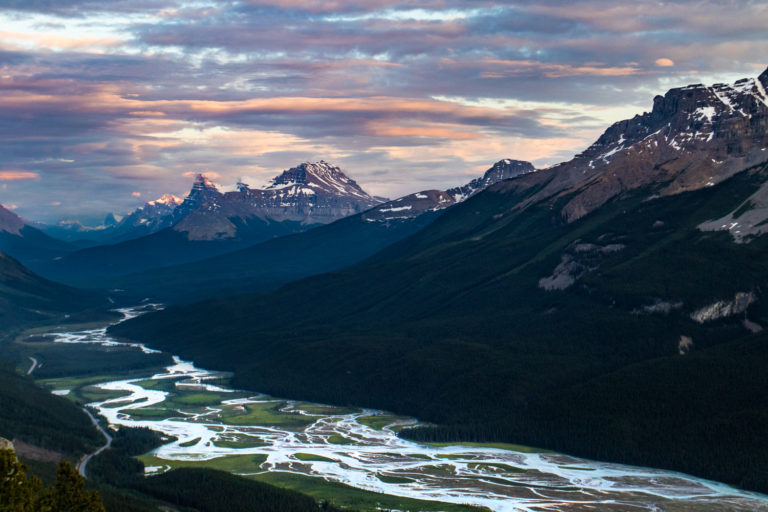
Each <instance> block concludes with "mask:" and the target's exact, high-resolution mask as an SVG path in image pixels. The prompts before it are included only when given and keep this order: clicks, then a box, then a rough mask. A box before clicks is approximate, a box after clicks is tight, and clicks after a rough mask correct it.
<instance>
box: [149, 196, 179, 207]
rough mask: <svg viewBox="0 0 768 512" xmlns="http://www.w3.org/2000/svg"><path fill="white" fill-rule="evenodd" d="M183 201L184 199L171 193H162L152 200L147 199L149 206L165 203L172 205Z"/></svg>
mask: <svg viewBox="0 0 768 512" xmlns="http://www.w3.org/2000/svg"><path fill="white" fill-rule="evenodd" d="M183 202H184V199H182V198H180V197H177V196H175V195H173V194H163V195H162V196H161V197H159V198H158V199H155V200H154V201H148V202H147V204H148V205H150V206H157V205H161V204H162V205H166V206H172V205H179V204H181V203H183Z"/></svg>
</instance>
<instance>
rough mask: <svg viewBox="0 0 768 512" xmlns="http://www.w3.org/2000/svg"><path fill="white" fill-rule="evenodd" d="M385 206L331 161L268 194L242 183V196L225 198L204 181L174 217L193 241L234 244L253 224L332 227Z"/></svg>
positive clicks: (290, 177) (298, 170)
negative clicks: (371, 209) (337, 221)
mask: <svg viewBox="0 0 768 512" xmlns="http://www.w3.org/2000/svg"><path fill="white" fill-rule="evenodd" d="M380 203H381V201H380V200H379V199H376V198H374V197H373V196H371V195H369V194H368V193H366V192H365V191H364V190H363V189H362V188H360V186H359V185H358V184H357V183H356V182H355V181H354V180H352V179H350V178H349V177H347V176H346V175H345V174H344V173H343V172H342V171H341V169H339V168H338V167H335V166H333V165H331V164H329V163H327V162H325V161H320V162H316V163H310V162H305V163H302V164H300V165H298V166H296V167H293V168H291V169H288V170H286V171H283V173H282V174H280V175H279V176H277V177H275V178H274V179H273V180H272V181H271V183H270V184H269V185H268V186H267V187H265V188H263V189H252V188H250V187H249V186H248V185H246V184H244V183H240V184H238V190H237V191H235V192H227V193H225V194H222V193H221V192H219V191H218V189H217V188H216V186H215V185H214V184H213V183H211V182H210V181H208V180H206V179H204V178H203V177H202V176H200V177H198V180H197V181H196V182H195V186H194V187H193V189H192V191H191V192H190V195H189V196H188V197H187V198H186V199H185V200H184V202H183V203H182V204H181V205H180V206H179V207H177V208H176V210H175V211H174V213H173V218H174V220H176V219H178V220H177V222H176V223H175V225H174V226H173V229H175V230H176V231H183V232H186V233H187V236H188V238H189V239H190V240H219V239H229V238H235V237H237V236H238V231H239V230H243V229H247V227H248V225H249V224H250V225H253V224H254V223H265V222H266V223H280V222H286V221H288V222H293V223H296V224H298V225H300V226H309V225H313V224H328V223H330V222H333V221H335V220H338V219H341V218H343V217H347V216H349V215H353V214H356V213H360V212H362V211H365V210H367V209H369V208H371V207H373V206H375V205H377V204H380Z"/></svg>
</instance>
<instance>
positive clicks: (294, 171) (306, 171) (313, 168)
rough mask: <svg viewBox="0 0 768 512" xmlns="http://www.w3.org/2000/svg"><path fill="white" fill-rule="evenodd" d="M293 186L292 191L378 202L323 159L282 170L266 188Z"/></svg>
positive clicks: (277, 188) (337, 168)
mask: <svg viewBox="0 0 768 512" xmlns="http://www.w3.org/2000/svg"><path fill="white" fill-rule="evenodd" d="M286 188H293V189H294V193H298V194H304V195H315V194H318V193H321V194H327V195H331V196H350V197H355V198H358V199H362V200H365V201H370V202H371V203H372V205H373V204H376V203H378V202H379V201H377V200H376V199H375V198H374V197H372V196H370V195H368V193H367V192H365V191H364V190H363V189H362V188H360V186H359V185H358V184H357V183H356V182H355V181H354V180H352V179H350V178H349V177H347V175H346V174H344V172H343V171H342V170H341V169H340V168H339V167H336V166H334V165H331V164H329V163H328V162H326V161H324V160H320V161H319V162H304V163H301V164H299V165H298V166H296V167H292V168H290V169H288V170H285V171H283V172H282V173H281V174H280V175H279V176H276V177H275V178H274V179H273V180H272V183H271V184H270V185H269V186H267V187H266V190H280V189H286Z"/></svg>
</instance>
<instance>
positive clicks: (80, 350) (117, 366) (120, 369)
mask: <svg viewBox="0 0 768 512" xmlns="http://www.w3.org/2000/svg"><path fill="white" fill-rule="evenodd" d="M24 348H25V349H26V350H25V352H26V353H31V354H32V356H33V357H36V358H37V359H38V361H39V362H40V363H41V365H40V366H39V368H36V369H35V373H34V376H35V378H38V379H51V378H56V377H67V376H70V375H77V376H79V377H84V376H89V375H105V374H106V375H114V374H122V373H124V372H130V371H133V370H140V369H147V368H160V367H164V366H168V365H169V364H172V363H173V359H172V358H171V356H170V355H168V354H161V353H153V354H145V353H143V352H142V351H141V350H140V349H138V348H134V347H102V346H99V345H76V344H72V345H68V344H63V343H46V344H45V345H43V344H34V345H32V346H30V344H26V345H25V346H24Z"/></svg>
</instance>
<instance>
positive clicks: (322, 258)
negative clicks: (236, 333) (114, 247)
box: [98, 159, 535, 302]
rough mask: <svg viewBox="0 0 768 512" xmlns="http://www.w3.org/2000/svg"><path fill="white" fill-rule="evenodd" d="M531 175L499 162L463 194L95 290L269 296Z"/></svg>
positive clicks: (386, 209) (527, 168) (405, 203)
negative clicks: (503, 184) (497, 185)
mask: <svg viewBox="0 0 768 512" xmlns="http://www.w3.org/2000/svg"><path fill="white" fill-rule="evenodd" d="M534 171H535V169H534V167H533V165H531V164H530V163H528V162H521V161H518V160H510V159H505V160H501V161H499V162H496V163H495V164H494V165H493V166H492V167H491V168H490V169H488V170H487V171H486V172H485V173H484V174H483V175H482V176H480V177H478V178H475V179H473V180H472V181H470V182H469V183H467V184H466V185H463V186H460V187H454V188H451V189H448V190H425V191H421V192H417V193H415V194H410V195H407V196H404V197H401V198H399V199H395V200H393V201H389V202H386V203H382V204H379V205H377V206H374V207H373V208H371V209H369V210H367V211H365V212H363V213H358V214H356V215H350V216H349V217H345V218H343V219H340V220H337V221H336V222H332V223H330V224H327V225H324V226H320V227H317V228H314V229H310V230H307V231H304V232H302V233H298V234H294V235H288V236H284V237H279V238H275V239H272V240H268V241H266V242H262V243H259V244H256V245H253V246H251V247H248V248H245V249H241V250H239V251H235V252H230V253H227V254H223V255H220V256H216V257H213V258H208V259H204V260H200V261H195V262H191V263H187V264H183V265H175V266H170V267H164V268H159V269H155V270H149V271H146V272H141V273H136V274H131V275H127V276H118V277H115V278H107V279H106V280H100V281H99V283H98V284H99V286H101V287H105V286H107V287H109V288H116V289H120V290H123V291H124V295H129V296H134V297H137V298H143V297H152V298H154V299H160V300H163V301H170V302H179V301H192V300H194V299H201V298H205V297H210V296H214V295H224V294H226V293H236V292H262V291H266V290H269V289H272V288H276V287H277V286H279V285H281V284H285V283H287V282H289V281H293V280H296V279H299V278H302V277H306V276H309V275H314V274H320V273H323V272H329V271H332V270H337V269H340V268H343V267H346V266H348V265H352V264H354V263H357V262H359V261H361V260H363V259H365V258H367V257H369V256H371V255H373V254H375V253H376V252H378V251H380V250H381V249H383V248H385V247H387V246H389V245H391V244H393V243H395V242H396V241H398V240H401V239H403V238H405V237H407V236H409V235H411V234H413V233H415V232H417V231H419V230H420V229H422V228H423V227H425V226H426V225H428V224H429V223H430V222H432V221H433V220H434V219H436V218H437V217H438V216H439V215H440V214H442V213H443V211H444V210H445V209H446V208H448V207H450V206H453V205H455V204H458V203H460V202H461V201H463V200H465V199H467V198H468V197H471V196H472V195H474V194H476V193H477V192H479V191H481V190H483V189H484V188H486V187H488V186H490V185H493V184H494V183H497V182H499V181H502V180H504V179H507V178H511V177H514V176H519V175H520V174H524V173H529V172H534ZM190 217H191V216H190Z"/></svg>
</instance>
